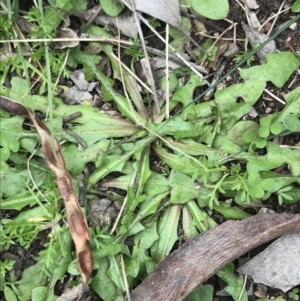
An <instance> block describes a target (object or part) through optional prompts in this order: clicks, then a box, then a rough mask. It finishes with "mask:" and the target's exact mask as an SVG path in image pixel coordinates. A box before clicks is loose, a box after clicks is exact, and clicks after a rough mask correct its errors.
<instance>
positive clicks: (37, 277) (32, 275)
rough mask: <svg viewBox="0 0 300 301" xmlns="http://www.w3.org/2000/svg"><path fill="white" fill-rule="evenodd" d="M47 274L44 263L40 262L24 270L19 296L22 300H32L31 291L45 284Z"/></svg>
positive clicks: (19, 284)
mask: <svg viewBox="0 0 300 301" xmlns="http://www.w3.org/2000/svg"><path fill="white" fill-rule="evenodd" d="M46 278H47V277H46V274H45V273H44V272H43V263H42V262H38V263H36V264H35V265H33V266H30V267H29V268H26V269H25V270H24V271H23V274H22V278H21V280H19V281H18V282H17V283H18V291H19V292H20V294H19V295H18V298H19V300H20V301H29V300H31V292H32V290H33V289H34V288H36V287H39V286H43V285H44V284H45V282H46Z"/></svg>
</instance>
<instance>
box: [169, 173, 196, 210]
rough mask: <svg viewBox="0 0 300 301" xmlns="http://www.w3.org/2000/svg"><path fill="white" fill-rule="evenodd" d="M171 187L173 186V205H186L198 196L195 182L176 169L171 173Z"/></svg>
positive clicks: (171, 201) (171, 199)
mask: <svg viewBox="0 0 300 301" xmlns="http://www.w3.org/2000/svg"><path fill="white" fill-rule="evenodd" d="M169 185H170V186H171V198H170V203H172V204H184V203H186V202H188V201H189V200H192V199H194V198H196V196H197V191H196V188H195V183H194V181H193V180H192V179H191V178H190V177H189V176H187V175H186V174H183V173H181V172H179V171H176V170H174V169H173V170H172V171H171V173H170V177H169Z"/></svg>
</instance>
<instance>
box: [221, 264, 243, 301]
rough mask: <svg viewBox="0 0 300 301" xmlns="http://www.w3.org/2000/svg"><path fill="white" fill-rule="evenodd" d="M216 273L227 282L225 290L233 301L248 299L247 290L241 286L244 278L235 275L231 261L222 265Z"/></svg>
mask: <svg viewBox="0 0 300 301" xmlns="http://www.w3.org/2000/svg"><path fill="white" fill-rule="evenodd" d="M217 275H218V276H219V277H220V278H221V279H222V280H223V281H225V282H226V283H227V286H226V287H225V291H226V292H227V293H229V294H230V295H231V296H232V297H233V299H234V300H235V301H238V300H240V301H247V300H248V297H247V292H246V290H244V288H243V283H244V279H243V277H242V276H236V275H235V273H234V265H233V263H231V264H229V265H227V266H225V267H223V268H222V269H221V270H219V271H218V273H217ZM242 292H243V293H242ZM241 293H242V295H241ZM240 295H241V296H240Z"/></svg>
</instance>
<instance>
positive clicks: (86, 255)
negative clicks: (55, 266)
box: [0, 96, 93, 283]
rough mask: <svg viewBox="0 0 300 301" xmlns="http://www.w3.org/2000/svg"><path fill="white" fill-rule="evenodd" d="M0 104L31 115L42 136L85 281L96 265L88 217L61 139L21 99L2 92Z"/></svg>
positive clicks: (8, 109) (11, 110)
mask: <svg viewBox="0 0 300 301" xmlns="http://www.w3.org/2000/svg"><path fill="white" fill-rule="evenodd" d="M0 108H1V109H3V110H5V111H7V112H9V113H11V114H14V115H19V116H23V117H29V118H30V119H31V120H32V122H33V124H34V126H35V127H36V130H37V131H38V133H39V135H40V137H41V144H42V148H43V152H44V155H45V159H46V161H47V164H48V166H49V168H50V169H51V170H52V172H53V173H54V174H55V176H56V178H57V186H58V188H59V191H60V193H61V196H62V198H63V200H64V204H65V208H66V217H67V222H68V225H69V227H70V232H71V235H72V238H73V241H74V244H75V248H76V257H77V262H78V268H79V271H80V274H81V277H82V281H83V283H86V282H87V280H88V279H89V277H90V275H91V272H92V268H93V264H92V252H91V249H90V247H89V245H88V240H90V238H91V237H90V234H89V231H88V226H87V222H86V218H85V216H84V214H83V212H82V210H81V208H80V205H79V203H78V199H77V195H76V193H75V189H74V186H73V182H72V178H71V175H70V174H69V172H68V170H67V168H66V164H65V160H64V157H63V154H62V150H61V148H60V145H59V142H58V141H57V140H56V139H53V138H52V137H51V133H50V131H49V129H48V128H47V127H46V126H45V125H44V124H43V123H42V122H41V121H40V120H39V119H36V118H35V117H34V115H33V114H32V113H31V112H30V111H29V110H27V109H26V108H25V107H24V106H23V105H22V104H21V103H19V102H16V101H14V100H11V99H9V98H6V97H3V96H0Z"/></svg>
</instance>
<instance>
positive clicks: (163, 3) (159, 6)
mask: <svg viewBox="0 0 300 301" xmlns="http://www.w3.org/2000/svg"><path fill="white" fill-rule="evenodd" d="M134 2H135V4H136V10H138V11H141V12H143V13H145V14H148V15H150V16H152V17H154V18H156V19H159V20H161V21H164V22H165V23H167V24H170V25H172V26H174V27H176V28H178V29H182V23H181V16H180V9H179V2H178V0H152V1H149V0H134Z"/></svg>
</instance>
